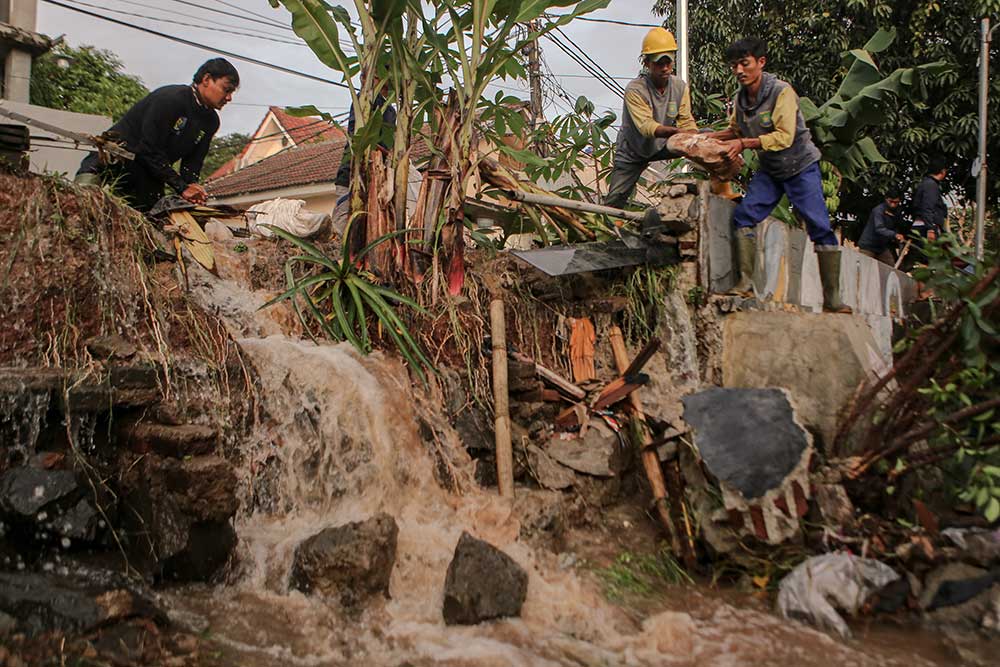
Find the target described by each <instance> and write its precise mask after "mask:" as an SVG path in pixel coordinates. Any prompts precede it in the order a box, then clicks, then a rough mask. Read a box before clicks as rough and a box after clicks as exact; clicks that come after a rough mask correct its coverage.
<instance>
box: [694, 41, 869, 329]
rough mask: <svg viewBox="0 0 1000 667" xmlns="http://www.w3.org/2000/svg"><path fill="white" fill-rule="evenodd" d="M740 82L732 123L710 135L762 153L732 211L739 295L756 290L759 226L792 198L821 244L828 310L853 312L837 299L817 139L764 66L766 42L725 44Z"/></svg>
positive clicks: (790, 94)
mask: <svg viewBox="0 0 1000 667" xmlns="http://www.w3.org/2000/svg"><path fill="white" fill-rule="evenodd" d="M726 60H727V61H728V62H729V64H730V67H731V68H732V70H733V74H734V75H735V76H736V79H737V81H739V83H740V88H739V90H738V91H737V93H736V98H735V99H734V101H733V114H732V116H731V117H730V123H729V128H727V129H725V130H722V131H721V132H715V133H713V135H712V136H714V137H715V138H717V139H720V140H722V141H724V142H725V145H726V149H727V151H728V152H729V157H730V159H735V158H736V157H737V156H739V155H740V154H741V153H742V152H743V151H744V150H747V149H750V150H756V151H758V157H759V159H760V170H759V171H758V172H757V173H756V174H754V176H753V178H752V179H750V185H749V186H748V187H747V193H746V196H744V197H743V201H741V202H740V203H739V204H738V205H737V207H736V212H735V213H734V215H733V222H734V224H735V226H736V255H737V259H738V264H739V269H740V280H739V282H738V283H737V284H736V286H735V287H734V288H733V292H734V293H736V294H742V295H748V294H750V293H751V292H752V291H753V284H752V282H751V278H752V276H753V271H754V264H755V262H756V257H757V240H756V237H757V232H756V227H757V224H758V223H760V221H761V220H763V219H764V218H766V217H767V216H768V215H770V213H771V211H773V210H774V207H775V206H777V204H778V202H779V201H780V200H781V197H782V195H785V196H787V197H788V201H789V202H791V204H792V206H793V207H794V208H795V211H796V212H797V213H798V214H799V216H801V217H802V218H803V219H804V220H805V221H806V229H807V230H808V232H809V238H810V239H812V241H813V244H814V245H815V247H816V257H817V259H818V260H819V275H820V281H821V282H822V284H823V310H826V311H830V312H837V313H850V312H851V309H850V307H849V306H847V305H846V304H844V302H843V301H842V300H841V298H840V247H839V245H838V243H837V237H836V236H834V235H833V231H832V230H831V228H830V214H829V212H828V211H827V209H826V202H825V201H824V197H823V182H822V177H821V175H820V170H819V160H820V152H819V149H818V148H816V145H815V144H813V142H812V137H811V135H810V134H809V128H807V127H806V124H805V119H804V118H803V117H802V111H801V109H800V108H799V98H798V95H796V93H795V90H794V89H793V88H792V86H791V85H790V84H788V83H786V82H784V81H781V80H780V79H778V78H776V77H775V76H774V75H773V74H770V73H768V72H765V71H764V65H765V64H766V63H767V47H766V45H765V44H764V42H763V41H761V40H760V39H757V38H755V37H750V38H746V39H741V40H739V41H737V42H735V43H733V44H732V45H730V46H729V48H727V49H726Z"/></svg>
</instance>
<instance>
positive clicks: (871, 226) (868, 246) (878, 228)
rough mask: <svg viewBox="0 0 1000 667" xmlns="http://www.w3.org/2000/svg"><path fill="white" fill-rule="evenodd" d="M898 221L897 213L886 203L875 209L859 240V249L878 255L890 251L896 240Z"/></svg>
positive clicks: (869, 216)
mask: <svg viewBox="0 0 1000 667" xmlns="http://www.w3.org/2000/svg"><path fill="white" fill-rule="evenodd" d="M898 219H899V218H898V216H897V214H896V212H895V211H894V210H892V209H891V208H889V205H888V204H886V203H885V202H882V203H881V204H879V205H878V206H876V207H875V208H873V209H872V212H871V213H870V214H869V215H868V222H867V223H866V224H865V229H864V231H862V232H861V238H860V239H858V247H859V248H861V249H862V250H868V251H869V252H872V253H875V254H876V255H879V254H881V253H883V252H885V251H886V250H888V249H889V246H890V245H891V244H892V242H893V241H894V240H895V238H896V221H897V220H898Z"/></svg>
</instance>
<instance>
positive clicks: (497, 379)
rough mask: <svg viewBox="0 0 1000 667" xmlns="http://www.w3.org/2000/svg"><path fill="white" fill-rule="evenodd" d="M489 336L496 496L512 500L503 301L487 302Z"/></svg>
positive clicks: (512, 467) (512, 481)
mask: <svg viewBox="0 0 1000 667" xmlns="http://www.w3.org/2000/svg"><path fill="white" fill-rule="evenodd" d="M490 334H491V336H492V340H493V408H494V413H493V414H494V422H493V423H494V432H495V434H496V440H495V442H496V455H497V486H498V487H499V489H500V495H501V496H503V497H505V498H513V497H514V457H513V451H512V449H511V443H510V406H509V404H508V399H509V397H508V395H507V324H506V321H505V320H504V312H503V301H502V300H501V299H493V301H491V302H490Z"/></svg>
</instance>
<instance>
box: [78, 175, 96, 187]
mask: <svg viewBox="0 0 1000 667" xmlns="http://www.w3.org/2000/svg"><path fill="white" fill-rule="evenodd" d="M73 182H74V183H76V184H77V185H85V186H90V187H95V188H99V187H101V177H100V176H98V175H97V174H77V175H76V176H75V177H73Z"/></svg>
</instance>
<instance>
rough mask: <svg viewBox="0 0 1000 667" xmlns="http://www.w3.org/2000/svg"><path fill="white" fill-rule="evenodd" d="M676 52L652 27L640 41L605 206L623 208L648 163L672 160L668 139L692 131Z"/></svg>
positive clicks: (671, 39)
mask: <svg viewBox="0 0 1000 667" xmlns="http://www.w3.org/2000/svg"><path fill="white" fill-rule="evenodd" d="M676 52H677V42H676V41H675V40H674V36H673V35H672V34H671V33H670V32H669V31H668V30H665V29H664V28H653V29H652V30H650V31H649V33H648V34H647V35H646V37H645V39H643V40H642V62H643V65H644V67H645V69H646V73H645V74H644V75H642V76H640V77H638V78H637V79H633V80H632V81H631V82H630V83H629V84H628V86H626V87H625V105H624V108H623V109H622V127H621V129H620V130H619V131H618V142H617V144H616V145H615V160H614V167H613V169H612V171H611V180H610V183H609V185H608V194H607V196H606V197H605V198H604V203H605V205H607V206H612V207H614V208H624V207H625V205H626V204H627V203H628V200H629V198H631V196H632V193H633V192H634V191H635V184H636V183H637V182H638V181H639V177H640V176H641V175H642V172H643V171H645V170H646V167H647V166H649V163H650V162H655V161H657V160H667V159H669V158H672V157H677V155H675V154H673V153H671V152H669V151H668V150H667V147H666V146H667V138H668V137H669V136H670V135H672V134H675V133H677V132H697V131H698V124H697V123H696V122H695V120H694V117H693V116H692V115H691V94H690V91H689V90H688V85H687V84H686V83H685V82H684V81H682V80H681V79H680V78H679V77H676V76H674V75H673V70H674V55H675V53H676Z"/></svg>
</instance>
